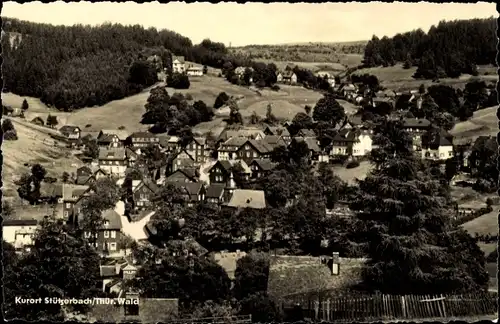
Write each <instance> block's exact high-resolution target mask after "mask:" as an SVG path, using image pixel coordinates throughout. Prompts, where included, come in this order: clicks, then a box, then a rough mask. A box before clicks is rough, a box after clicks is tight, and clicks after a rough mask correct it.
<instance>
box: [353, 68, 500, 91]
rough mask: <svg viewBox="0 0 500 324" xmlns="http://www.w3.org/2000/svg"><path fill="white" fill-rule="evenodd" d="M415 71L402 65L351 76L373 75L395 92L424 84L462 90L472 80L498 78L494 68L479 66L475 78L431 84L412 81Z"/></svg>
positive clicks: (444, 79)
mask: <svg viewBox="0 0 500 324" xmlns="http://www.w3.org/2000/svg"><path fill="white" fill-rule="evenodd" d="M416 70H417V68H416V67H412V68H410V69H404V68H403V65H402V64H396V65H394V66H388V67H374V68H366V69H360V70H357V71H355V72H353V74H356V75H360V74H365V73H368V74H372V75H375V76H376V77H377V78H378V79H379V81H380V83H381V85H382V86H383V87H385V88H387V89H391V90H395V91H405V90H416V89H418V87H419V86H420V85H421V84H424V85H425V86H426V87H429V86H431V85H435V84H444V85H449V86H453V87H457V88H463V87H465V84H466V83H467V82H468V81H471V80H473V79H479V80H484V81H486V82H496V80H497V79H498V76H497V75H496V68H495V67H492V66H480V67H479V68H478V72H479V75H478V76H477V77H474V76H472V75H469V74H464V75H462V76H460V77H459V78H456V79H452V78H443V79H440V80H439V83H436V82H433V81H432V80H417V79H414V78H413V77H412V76H413V74H414V73H415V71H416Z"/></svg>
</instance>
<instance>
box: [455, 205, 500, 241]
mask: <svg viewBox="0 0 500 324" xmlns="http://www.w3.org/2000/svg"><path fill="white" fill-rule="evenodd" d="M463 228H464V229H465V230H466V231H467V232H469V233H470V234H471V235H474V234H475V233H479V234H483V235H486V234H498V207H496V208H493V211H492V212H491V213H488V214H485V215H483V216H480V217H478V218H476V219H473V220H471V221H470V222H467V223H465V224H463Z"/></svg>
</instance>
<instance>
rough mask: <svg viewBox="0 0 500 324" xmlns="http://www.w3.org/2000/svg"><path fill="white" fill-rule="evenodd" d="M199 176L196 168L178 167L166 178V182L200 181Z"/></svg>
mask: <svg viewBox="0 0 500 324" xmlns="http://www.w3.org/2000/svg"><path fill="white" fill-rule="evenodd" d="M199 176H200V175H199V172H198V170H197V169H195V168H185V169H177V170H176V171H175V172H174V173H172V174H170V175H169V176H168V177H167V178H166V182H198V180H199Z"/></svg>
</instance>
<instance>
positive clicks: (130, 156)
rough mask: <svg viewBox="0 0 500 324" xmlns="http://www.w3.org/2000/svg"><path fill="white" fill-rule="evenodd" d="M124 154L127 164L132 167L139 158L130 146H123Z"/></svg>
mask: <svg viewBox="0 0 500 324" xmlns="http://www.w3.org/2000/svg"><path fill="white" fill-rule="evenodd" d="M125 156H126V157H127V165H128V166H129V167H133V166H135V165H136V163H137V160H138V159H139V154H138V153H137V152H136V151H134V150H133V149H132V148H130V147H126V148H125Z"/></svg>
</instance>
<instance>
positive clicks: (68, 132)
mask: <svg viewBox="0 0 500 324" xmlns="http://www.w3.org/2000/svg"><path fill="white" fill-rule="evenodd" d="M81 131H82V130H81V129H80V127H78V126H73V125H64V126H63V127H61V128H59V133H61V134H63V135H64V137H66V138H68V139H71V140H77V139H80V133H81Z"/></svg>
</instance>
